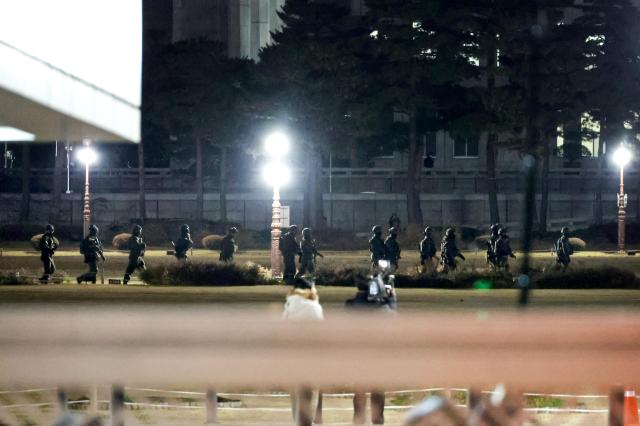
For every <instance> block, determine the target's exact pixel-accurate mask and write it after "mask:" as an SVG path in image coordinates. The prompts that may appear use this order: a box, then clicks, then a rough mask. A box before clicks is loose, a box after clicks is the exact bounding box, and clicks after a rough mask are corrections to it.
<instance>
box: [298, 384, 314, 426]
mask: <svg viewBox="0 0 640 426" xmlns="http://www.w3.org/2000/svg"><path fill="white" fill-rule="evenodd" d="M312 396H313V392H312V391H311V389H309V388H307V387H302V388H300V389H298V391H297V392H296V413H295V416H296V426H311V425H312V421H311V397H312Z"/></svg>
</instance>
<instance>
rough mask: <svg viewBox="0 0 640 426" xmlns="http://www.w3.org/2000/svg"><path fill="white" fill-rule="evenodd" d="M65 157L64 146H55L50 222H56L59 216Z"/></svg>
mask: <svg viewBox="0 0 640 426" xmlns="http://www.w3.org/2000/svg"><path fill="white" fill-rule="evenodd" d="M56 144H57V142H56ZM65 158H66V152H65V151H64V148H63V149H61V150H58V149H57V146H56V158H55V160H54V164H53V185H52V187H51V208H50V209H49V222H50V223H56V222H57V221H58V219H59V217H60V194H61V193H62V180H63V176H64V160H65Z"/></svg>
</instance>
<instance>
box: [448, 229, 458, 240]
mask: <svg viewBox="0 0 640 426" xmlns="http://www.w3.org/2000/svg"><path fill="white" fill-rule="evenodd" d="M446 235H447V237H448V238H454V237H455V236H456V231H455V229H453V228H449V229H447V234H446Z"/></svg>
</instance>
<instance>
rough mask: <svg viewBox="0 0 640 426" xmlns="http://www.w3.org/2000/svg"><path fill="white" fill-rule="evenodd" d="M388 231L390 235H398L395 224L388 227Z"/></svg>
mask: <svg viewBox="0 0 640 426" xmlns="http://www.w3.org/2000/svg"><path fill="white" fill-rule="evenodd" d="M389 233H390V234H391V235H398V230H397V229H396V227H395V226H393V227H391V228H389Z"/></svg>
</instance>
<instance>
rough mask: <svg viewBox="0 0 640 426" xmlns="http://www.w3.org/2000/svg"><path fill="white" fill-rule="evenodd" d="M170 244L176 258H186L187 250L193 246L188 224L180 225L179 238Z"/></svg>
mask: <svg viewBox="0 0 640 426" xmlns="http://www.w3.org/2000/svg"><path fill="white" fill-rule="evenodd" d="M171 244H173V248H174V255H175V257H176V259H178V260H187V252H188V251H189V250H190V249H191V247H193V240H191V230H190V229H189V225H182V226H181V227H180V238H178V240H177V241H175V242H173V241H172V242H171Z"/></svg>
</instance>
